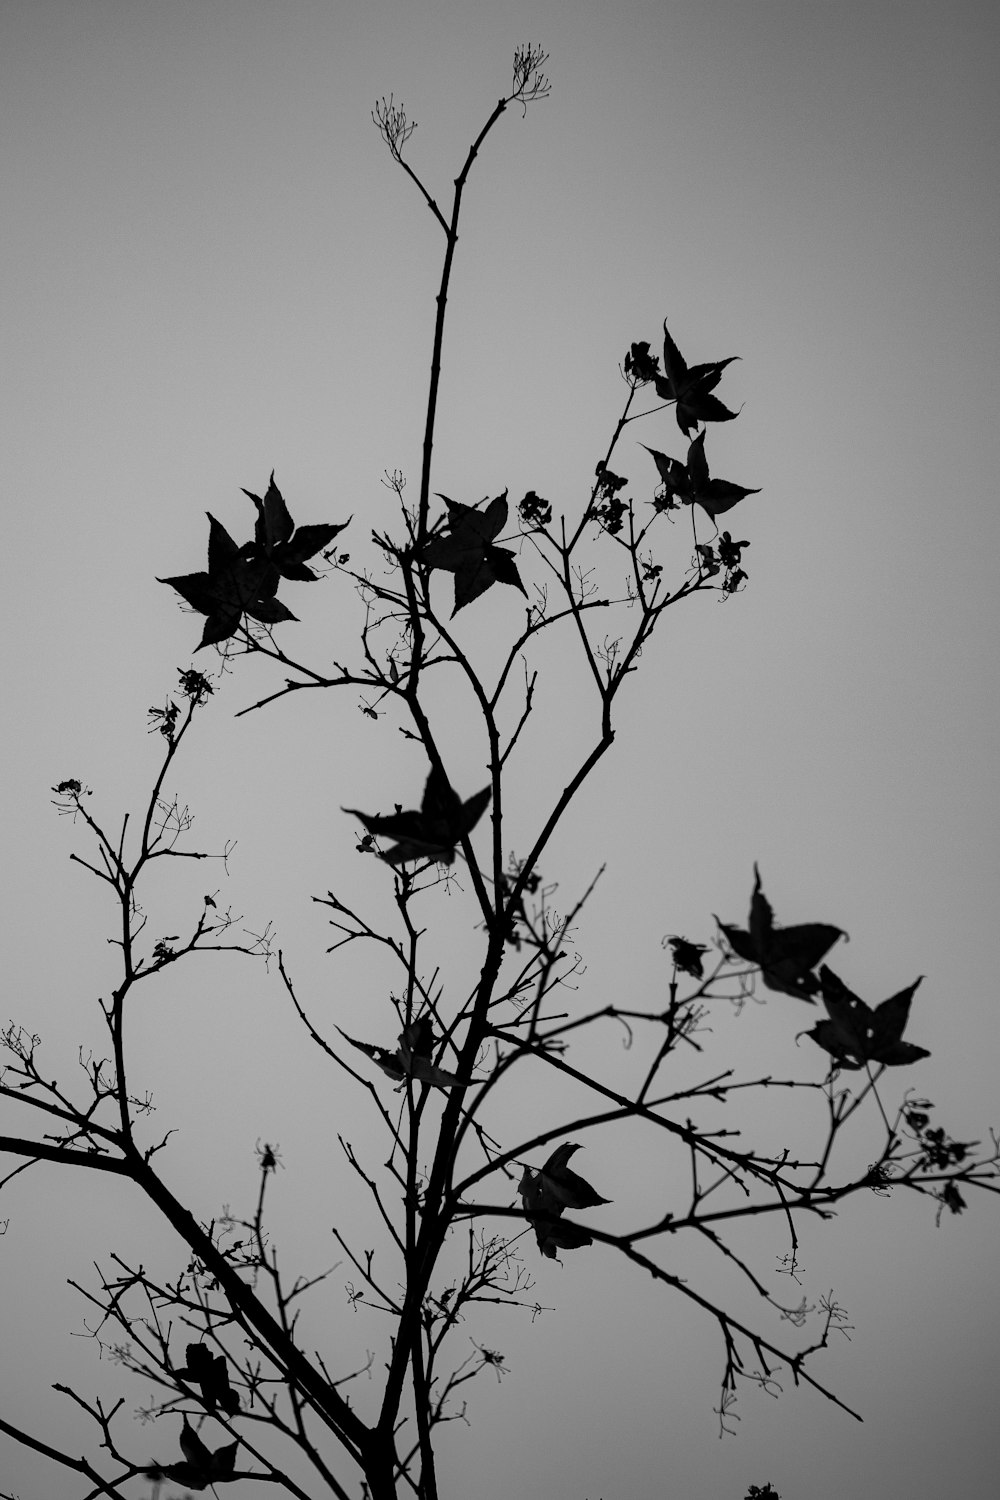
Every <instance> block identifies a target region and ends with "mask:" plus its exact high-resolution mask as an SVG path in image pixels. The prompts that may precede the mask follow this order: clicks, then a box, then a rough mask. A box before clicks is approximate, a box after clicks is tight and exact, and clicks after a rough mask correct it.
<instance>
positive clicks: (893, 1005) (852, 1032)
mask: <svg viewBox="0 0 1000 1500" xmlns="http://www.w3.org/2000/svg"><path fill="white" fill-rule="evenodd" d="M922 977H923V976H921V978H922ZM819 980H820V989H821V991H822V995H823V1004H824V1005H825V1006H826V1011H827V1016H828V1017H829V1019H828V1020H826V1021H819V1022H818V1023H817V1024H816V1025H815V1026H814V1027H813V1028H812V1030H811V1031H810V1032H808V1035H809V1036H811V1037H812V1039H813V1041H814V1042H816V1043H817V1045H818V1046H820V1047H822V1048H823V1050H824V1051H825V1052H829V1054H830V1056H831V1057H832V1058H833V1059H834V1062H835V1063H836V1064H837V1066H838V1067H840V1068H861V1067H863V1066H864V1064H865V1063H866V1062H874V1063H882V1064H884V1065H885V1066H886V1067H888V1068H900V1067H904V1066H905V1065H906V1064H907V1063H913V1062H918V1061H919V1060H920V1058H922V1057H930V1053H929V1052H928V1051H927V1049H926V1048H925V1047H917V1046H916V1045H915V1044H914V1043H913V1042H904V1041H902V1040H901V1038H902V1035H903V1032H904V1030H905V1029H906V1023H907V1020H908V1019H909V1015H910V1002H911V1000H912V999H913V996H914V993H915V991H916V988H917V985H918V984H919V983H920V979H915V980H914V981H913V983H912V984H911V985H910V986H909V987H908V988H907V989H905V990H900V992H899V994H898V995H892V996H891V997H890V998H889V999H888V1000H883V1001H882V1004H881V1005H877V1006H876V1007H875V1009H874V1010H873V1009H872V1008H871V1006H870V1005H866V1004H865V1002H864V1001H863V1000H861V999H860V998H859V997H858V996H857V995H855V994H853V993H852V991H851V990H849V989H848V988H847V985H846V984H845V983H844V982H843V980H842V979H841V978H840V977H839V976H838V975H836V974H835V973H834V972H833V970H832V969H828V968H827V966H826V964H824V965H823V967H822V968H821V969H820V971H819Z"/></svg>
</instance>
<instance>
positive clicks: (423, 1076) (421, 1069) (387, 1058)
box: [337, 1015, 477, 1089]
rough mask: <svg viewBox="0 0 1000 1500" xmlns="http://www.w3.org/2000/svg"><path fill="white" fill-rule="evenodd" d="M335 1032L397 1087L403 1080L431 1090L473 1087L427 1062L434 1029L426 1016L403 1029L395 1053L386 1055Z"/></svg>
mask: <svg viewBox="0 0 1000 1500" xmlns="http://www.w3.org/2000/svg"><path fill="white" fill-rule="evenodd" d="M337 1030H338V1031H339V1032H340V1034H341V1036H342V1037H343V1038H344V1040H345V1041H348V1042H350V1043H351V1046H352V1047H357V1048H358V1050H359V1051H361V1052H364V1053H367V1055H368V1056H369V1057H370V1058H371V1059H372V1061H373V1062H375V1063H377V1065H378V1066H379V1067H380V1068H381V1069H382V1072H383V1073H386V1074H388V1076H389V1077H390V1078H392V1079H394V1080H396V1081H397V1082H398V1084H399V1086H400V1087H402V1085H403V1084H404V1083H405V1082H406V1079H407V1078H415V1079H417V1080H418V1081H419V1082H420V1083H429V1084H431V1085H432V1086H433V1087H434V1088H439V1089H451V1088H468V1086H469V1083H475V1082H476V1081H477V1080H476V1079H469V1082H468V1083H465V1082H463V1080H462V1079H460V1078H459V1077H458V1074H457V1073H449V1072H448V1070H447V1069H446V1068H439V1067H438V1066H437V1064H436V1063H434V1062H433V1061H432V1060H431V1057H432V1053H433V1051H434V1048H435V1045H436V1041H437V1039H436V1038H435V1036H434V1025H433V1023H432V1021H431V1018H430V1016H426V1015H424V1016H420V1017H419V1018H418V1019H417V1020H416V1021H411V1023H410V1025H409V1026H404V1027H403V1030H402V1031H401V1032H400V1033H399V1047H398V1049H397V1051H395V1052H390V1051H389V1050H388V1048H387V1047H376V1046H374V1045H372V1044H371V1043H369V1042H359V1041H358V1040H357V1038H356V1037H353V1036H348V1034H347V1032H346V1031H343V1030H341V1028H340V1027H339V1026H338V1027H337Z"/></svg>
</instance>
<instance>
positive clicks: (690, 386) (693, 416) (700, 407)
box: [647, 318, 739, 437]
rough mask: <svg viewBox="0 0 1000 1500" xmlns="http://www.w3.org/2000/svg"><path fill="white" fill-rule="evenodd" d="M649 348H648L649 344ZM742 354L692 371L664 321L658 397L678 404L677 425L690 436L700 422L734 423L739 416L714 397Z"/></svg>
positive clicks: (655, 380) (654, 379) (695, 367)
mask: <svg viewBox="0 0 1000 1500" xmlns="http://www.w3.org/2000/svg"><path fill="white" fill-rule="evenodd" d="M647 348H648V345H647ZM738 358H739V355H737V354H731V355H730V356H729V358H728V359H719V360H715V361H713V362H712V363H711V364H705V365H692V366H691V368H690V369H689V368H688V366H687V364H686V363H685V360H684V357H683V355H682V354H681V351H680V350H679V349H678V347H677V345H676V344H675V343H674V341H673V339H672V338H671V337H670V334H669V332H668V330H667V320H666V318H664V320H663V374H662V375H656V374H654V375H653V383H654V384H655V386H656V394H657V395H658V396H659V397H660V399H661V400H662V401H675V402H676V403H677V405H676V407H675V413H676V416H677V425H678V427H679V428H680V430H681V432H683V434H684V436H685V437H687V436H688V435H689V434H690V432H691V429H692V427H697V425H698V423H699V422H731V421H732V420H733V418H734V417H735V416H736V415H737V414H736V412H734V411H730V410H729V408H728V407H726V406H723V404H722V402H721V401H720V400H719V398H718V397H717V396H713V395H712V394H711V392H712V391H714V390H715V387H716V386H717V385H718V383H719V381H720V380H721V379H722V372H723V370H724V369H725V368H726V366H727V365H731V364H732V363H733V361H734V360H735V359H738Z"/></svg>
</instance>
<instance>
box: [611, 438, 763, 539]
mask: <svg viewBox="0 0 1000 1500" xmlns="http://www.w3.org/2000/svg"><path fill="white" fill-rule="evenodd" d="M640 447H642V448H646V452H647V453H649V454H651V455H652V458H653V462H654V463H655V464H656V468H657V472H658V473H659V476H660V479H661V481H662V483H663V487H664V489H665V490H666V491H667V495H668V497H669V498H670V499H671V500H677V501H679V502H680V503H681V504H682V505H700V506H701V507H702V509H703V510H705V511H707V512H708V514H709V515H710V516H711V517H712V520H713V521H714V520H715V518H716V516H721V515H722V514H723V512H724V511H727V510H732V508H733V506H734V505H738V504H739V503H740V501H741V500H745V499H746V497H747V495H759V494H760V490H759V489H756V490H751V489H747V488H746V486H745V485H742V484H733V483H732V482H731V481H730V480H728V479H711V478H710V477H709V473H708V460H707V459H706V457H705V433H704V431H702V432H699V434H698V436H697V437H696V438H694V439H693V441H692V442H691V443H690V445H689V447H688V454H687V459H688V461H687V464H686V465H684V464H682V463H681V461H680V459H677V458H671V457H670V456H669V455H668V454H666V453H660V452H659V450H658V449H656V448H647V447H646V444H645V443H641V444H640ZM738 545H740V546H749V543H748V542H743V543H739V544H738Z"/></svg>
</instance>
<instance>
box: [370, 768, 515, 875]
mask: <svg viewBox="0 0 1000 1500" xmlns="http://www.w3.org/2000/svg"><path fill="white" fill-rule="evenodd" d="M489 800H490V788H489V787H488V786H486V787H483V789H482V791H481V792H476V794H475V796H473V797H470V798H469V800H468V802H463V801H462V800H461V798H460V797H459V796H458V794H457V792H455V791H454V790H453V789H452V788H451V787H450V786H449V785H448V782H447V781H446V779H445V778H444V776H443V775H442V774H441V773H440V772H439V771H436V770H432V771H431V773H430V775H429V776H428V778H427V785H426V786H425V787H424V798H423V801H422V803H421V804H420V809H419V811H417V810H416V809H414V810H412V811H410V812H403V811H402V809H401V808H400V807H399V805H398V804H397V806H396V811H395V812H394V813H390V814H389V815H388V816H387V817H377V816H372V815H370V814H369V813H363V812H361V811H360V810H359V809H358V808H356V807H345V808H343V811H344V812H347V813H352V814H353V815H354V817H356V818H360V819H361V822H362V823H363V824H364V826H365V827H366V828H367V830H368V832H369V833H371V834H376V835H379V836H385V837H386V838H391V839H396V840H397V842H396V844H395V845H394V846H393V848H391V849H388V850H386V852H385V853H384V854H383V855H382V858H383V859H384V860H386V861H387V863H389V864H390V865H398V864H402V863H403V862H404V861H406V860H410V859H434V860H437V862H438V863H439V864H443V865H450V864H451V863H452V861H453V860H454V858H455V846H456V845H457V844H458V843H459V842H460V840H461V839H462V837H463V836H464V835H465V834H467V833H469V832H470V830H471V829H473V828H474V827H475V826H476V824H477V823H478V822H479V819H480V818H481V817H482V815H483V813H484V811H485V810H486V805H487V803H488V802H489Z"/></svg>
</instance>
